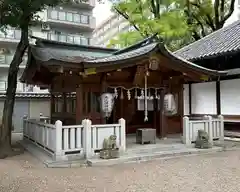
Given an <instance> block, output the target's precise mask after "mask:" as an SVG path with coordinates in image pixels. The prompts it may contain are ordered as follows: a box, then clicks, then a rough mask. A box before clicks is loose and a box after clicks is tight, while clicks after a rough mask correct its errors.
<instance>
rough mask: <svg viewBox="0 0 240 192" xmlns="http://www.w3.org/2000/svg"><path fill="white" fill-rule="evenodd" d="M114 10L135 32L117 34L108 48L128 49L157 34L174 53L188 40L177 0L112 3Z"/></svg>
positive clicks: (184, 17)
mask: <svg viewBox="0 0 240 192" xmlns="http://www.w3.org/2000/svg"><path fill="white" fill-rule="evenodd" d="M113 10H114V11H116V12H117V14H119V15H120V16H122V17H123V18H125V19H126V21H127V22H129V23H130V25H131V26H133V27H134V29H135V31H131V32H124V33H123V34H120V35H119V36H117V37H116V38H115V39H113V40H111V41H110V44H109V46H113V45H116V44H117V45H120V47H123V46H125V45H131V44H132V43H135V42H136V41H139V40H141V39H143V38H146V37H148V36H150V35H153V34H156V33H157V34H158V36H159V37H161V38H163V39H164V41H165V43H166V44H167V45H168V46H169V47H170V48H172V49H174V47H178V46H176V45H177V44H180V43H181V41H180V40H181V39H184V38H186V37H189V36H190V35H189V29H188V25H187V22H186V21H187V18H186V15H185V12H184V10H183V4H182V1H180V0H179V2H178V0H175V1H173V0H163V1H159V0H151V1H145V0H126V1H121V2H119V3H115V4H114V5H113ZM133 37H134V38H133ZM123 42H124V43H123Z"/></svg>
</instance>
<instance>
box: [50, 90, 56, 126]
mask: <svg viewBox="0 0 240 192" xmlns="http://www.w3.org/2000/svg"><path fill="white" fill-rule="evenodd" d="M50 102H51V104H50V120H51V123H54V122H53V119H52V117H53V113H54V112H55V111H56V109H55V97H54V94H53V93H52V92H51V97H50Z"/></svg>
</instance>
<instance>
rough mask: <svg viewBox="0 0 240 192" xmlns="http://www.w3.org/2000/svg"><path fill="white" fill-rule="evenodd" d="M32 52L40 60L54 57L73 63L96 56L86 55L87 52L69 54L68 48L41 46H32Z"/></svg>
mask: <svg viewBox="0 0 240 192" xmlns="http://www.w3.org/2000/svg"><path fill="white" fill-rule="evenodd" d="M31 52H32V54H33V56H34V58H35V59H37V60H40V61H50V60H52V59H54V60H58V61H64V62H71V63H80V62H81V61H83V60H84V59H94V57H90V56H86V55H85V54H82V55H80V54H79V53H78V54H74V52H72V55H69V53H68V52H66V50H59V49H58V50H57V49H52V48H40V47H31Z"/></svg>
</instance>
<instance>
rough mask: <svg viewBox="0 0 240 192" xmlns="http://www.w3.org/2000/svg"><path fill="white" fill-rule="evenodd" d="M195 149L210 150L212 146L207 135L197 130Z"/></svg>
mask: <svg viewBox="0 0 240 192" xmlns="http://www.w3.org/2000/svg"><path fill="white" fill-rule="evenodd" d="M195 147H196V148H199V149H208V148H212V144H211V143H210V142H209V135H208V133H207V132H206V131H204V130H198V136H197V139H196V143H195Z"/></svg>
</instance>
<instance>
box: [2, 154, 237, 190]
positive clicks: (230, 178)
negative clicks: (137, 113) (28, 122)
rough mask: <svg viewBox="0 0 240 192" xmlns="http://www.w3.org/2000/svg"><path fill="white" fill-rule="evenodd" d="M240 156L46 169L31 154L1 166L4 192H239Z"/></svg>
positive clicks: (7, 161)
mask: <svg viewBox="0 0 240 192" xmlns="http://www.w3.org/2000/svg"><path fill="white" fill-rule="evenodd" d="M239 159H240V153H239V151H228V152H222V153H215V154H210V155H202V156H191V157H182V158H177V159H169V160H156V161H152V162H146V163H140V164H137V163H136V164H124V165H118V166H114V167H94V168H77V169H76V168H74V169H71V168H69V169H68V168H63V169H48V168H44V167H43V165H42V164H41V163H40V162H38V160H36V159H35V158H33V157H32V156H31V155H30V154H29V153H27V152H26V153H25V154H23V155H20V156H15V157H12V158H9V159H6V160H0V191H1V192H15V191H16V192H17V191H18V192H40V191H43V192H65V191H73V192H75V191H76V192H82V191H85V192H92V191H96V192H117V191H120V192H130V191H131V192H134V191H136V192H138V191H139V192H150V191H151V192H155V191H156V192H161V191H166V192H190V191H197V192H198V191H199V192H217V191H219V192H237V191H240V182H239V181H240V166H239V162H240V160H239Z"/></svg>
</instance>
